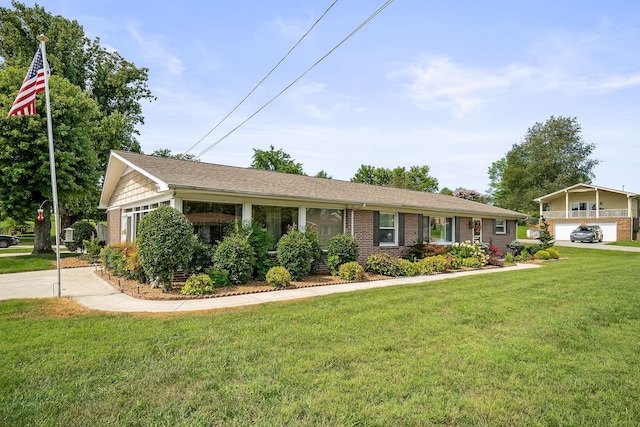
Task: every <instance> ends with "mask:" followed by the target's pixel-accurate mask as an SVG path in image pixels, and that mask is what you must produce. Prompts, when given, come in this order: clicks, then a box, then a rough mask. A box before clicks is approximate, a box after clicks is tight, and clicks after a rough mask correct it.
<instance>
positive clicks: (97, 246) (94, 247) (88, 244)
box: [80, 239, 105, 262]
mask: <svg viewBox="0 0 640 427" xmlns="http://www.w3.org/2000/svg"><path fill="white" fill-rule="evenodd" d="M82 245H83V246H84V248H85V250H86V251H87V253H86V254H84V255H81V256H80V258H82V259H84V260H86V261H89V262H99V261H100V251H101V250H102V248H103V247H104V246H105V245H104V241H102V240H98V239H93V240H84V241H83V242H82Z"/></svg>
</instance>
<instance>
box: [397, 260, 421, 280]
mask: <svg viewBox="0 0 640 427" xmlns="http://www.w3.org/2000/svg"><path fill="white" fill-rule="evenodd" d="M397 262H398V266H399V267H400V275H401V276H417V275H418V274H420V269H419V268H418V265H417V263H416V262H414V261H410V260H408V259H404V258H398V261H397Z"/></svg>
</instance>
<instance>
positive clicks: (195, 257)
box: [187, 238, 214, 274]
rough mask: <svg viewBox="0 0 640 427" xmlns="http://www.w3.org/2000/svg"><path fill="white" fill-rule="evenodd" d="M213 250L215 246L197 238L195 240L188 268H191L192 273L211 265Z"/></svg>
mask: <svg viewBox="0 0 640 427" xmlns="http://www.w3.org/2000/svg"><path fill="white" fill-rule="evenodd" d="M213 252H214V248H213V246H211V245H210V244H209V243H206V242H203V241H202V240H200V239H199V238H196V240H195V241H194V242H193V248H192V254H191V260H190V261H189V266H188V267H187V270H189V272H190V273H193V274H198V273H200V272H203V271H205V270H206V269H207V268H209V267H211V265H212V264H213Z"/></svg>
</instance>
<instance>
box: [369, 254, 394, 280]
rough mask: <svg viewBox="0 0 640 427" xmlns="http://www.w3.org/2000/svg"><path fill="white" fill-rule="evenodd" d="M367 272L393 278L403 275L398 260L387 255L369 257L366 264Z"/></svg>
mask: <svg viewBox="0 0 640 427" xmlns="http://www.w3.org/2000/svg"><path fill="white" fill-rule="evenodd" d="M365 271H368V272H371V273H373V274H382V275H384V276H393V277H397V276H401V275H402V268H400V265H399V264H398V259H397V258H394V257H392V256H391V255H389V254H387V253H377V254H371V255H369V256H368V257H367V262H366V264H365Z"/></svg>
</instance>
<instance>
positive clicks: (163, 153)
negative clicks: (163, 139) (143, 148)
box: [151, 148, 200, 162]
mask: <svg viewBox="0 0 640 427" xmlns="http://www.w3.org/2000/svg"><path fill="white" fill-rule="evenodd" d="M151 155H152V156H158V157H167V158H170V159H178V160H189V161H192V162H199V161H200V160H198V159H196V156H195V155H193V154H184V153H175V154H173V153H172V152H171V150H170V149H168V148H158V149H157V150H155V151H154V152H153V153H151Z"/></svg>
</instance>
